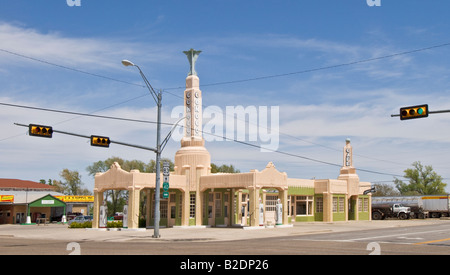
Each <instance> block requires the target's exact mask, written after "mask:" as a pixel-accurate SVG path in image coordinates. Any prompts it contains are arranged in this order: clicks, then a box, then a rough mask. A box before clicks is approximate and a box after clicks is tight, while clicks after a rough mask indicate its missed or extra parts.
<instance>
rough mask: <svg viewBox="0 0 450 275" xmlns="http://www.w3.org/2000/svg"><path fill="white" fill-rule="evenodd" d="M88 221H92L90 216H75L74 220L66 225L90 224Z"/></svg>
mask: <svg viewBox="0 0 450 275" xmlns="http://www.w3.org/2000/svg"><path fill="white" fill-rule="evenodd" d="M90 221H92V216H77V217H75V219H73V220H70V221H68V222H67V224H68V225H71V224H72V223H74V222H77V223H84V222H90Z"/></svg>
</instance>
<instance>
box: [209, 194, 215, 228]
mask: <svg viewBox="0 0 450 275" xmlns="http://www.w3.org/2000/svg"><path fill="white" fill-rule="evenodd" d="M213 210H214V193H209V194H208V225H209V226H214V225H215V222H214V211H213Z"/></svg>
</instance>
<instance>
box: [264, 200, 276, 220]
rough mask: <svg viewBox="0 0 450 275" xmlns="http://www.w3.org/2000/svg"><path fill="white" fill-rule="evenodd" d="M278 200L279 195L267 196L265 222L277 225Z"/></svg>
mask: <svg viewBox="0 0 450 275" xmlns="http://www.w3.org/2000/svg"><path fill="white" fill-rule="evenodd" d="M277 200H278V196H277V195H266V205H265V207H266V211H265V222H266V223H268V224H275V215H276V206H277Z"/></svg>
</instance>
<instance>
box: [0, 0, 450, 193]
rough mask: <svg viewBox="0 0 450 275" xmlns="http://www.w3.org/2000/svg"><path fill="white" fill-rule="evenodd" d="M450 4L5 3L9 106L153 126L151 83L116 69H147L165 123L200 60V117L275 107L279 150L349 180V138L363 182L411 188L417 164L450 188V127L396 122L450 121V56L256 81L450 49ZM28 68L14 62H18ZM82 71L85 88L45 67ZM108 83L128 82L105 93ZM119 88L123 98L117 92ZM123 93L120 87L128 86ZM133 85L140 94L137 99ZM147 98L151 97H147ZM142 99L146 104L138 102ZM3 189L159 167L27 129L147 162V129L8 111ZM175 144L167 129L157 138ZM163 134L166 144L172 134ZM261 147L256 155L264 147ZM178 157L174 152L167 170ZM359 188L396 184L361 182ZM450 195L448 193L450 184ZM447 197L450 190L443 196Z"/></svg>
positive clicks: (233, 151) (261, 163)
mask: <svg viewBox="0 0 450 275" xmlns="http://www.w3.org/2000/svg"><path fill="white" fill-rule="evenodd" d="M449 8H450V3H449V2H448V1H445V0H434V1H425V0H409V1H406V0H396V1H393V0H381V6H379V7H369V6H368V5H367V3H366V0H296V1H286V0H285V1H268V0H263V1H206V0H205V1H134V2H131V1H118V0H110V1H106V0H95V1H94V0H81V6H79V7H69V6H68V5H67V3H66V0H52V1H44V0H40V1H25V0H14V1H12V0H0V83H1V84H2V85H1V86H0V102H2V103H12V104H22V105H28V106H35V107H44V108H53V109H60V110H68V111H75V112H85V113H92V112H95V114H99V115H109V116H119V117H127V118H135V119H144V120H156V108H155V103H154V101H153V99H152V98H151V97H150V96H144V95H145V94H146V93H147V92H148V91H147V90H146V89H145V88H143V87H141V86H140V85H143V82H142V80H141V78H140V76H139V74H138V72H137V71H136V70H135V69H133V68H126V67H124V66H122V65H121V63H120V61H121V60H122V59H129V60H132V61H133V62H135V63H136V64H139V66H140V67H141V68H142V70H143V71H144V73H145V74H146V76H147V78H148V79H149V80H150V82H151V83H152V85H153V86H154V87H155V88H160V89H164V90H165V91H167V92H165V93H164V99H163V105H164V109H163V120H164V121H166V122H175V121H176V119H175V118H172V117H171V116H170V114H171V111H172V109H173V108H174V107H175V106H178V105H181V104H182V100H181V99H180V96H182V94H183V90H184V89H183V88H179V87H183V86H184V85H185V77H186V75H187V73H188V71H189V64H188V62H187V59H186V56H185V55H184V54H183V53H182V51H185V50H188V49H190V48H194V49H197V50H202V51H203V52H202V53H201V55H200V57H199V59H198V63H197V66H196V70H197V72H198V74H199V77H200V86H201V87H200V88H201V90H202V92H203V105H204V106H212V105H214V106H219V107H220V108H222V109H225V107H226V106H237V105H243V106H279V108H280V132H281V133H280V135H279V137H280V146H279V150H280V151H283V152H289V153H293V154H296V155H300V156H304V157H308V158H313V159H317V160H321V161H325V162H330V163H336V164H341V163H342V152H341V151H342V147H343V146H344V145H345V139H346V138H347V137H348V138H351V140H352V144H353V147H354V152H355V154H356V155H355V157H354V164H355V166H356V167H357V168H361V169H365V170H370V171H376V172H382V173H386V174H395V175H403V170H405V169H406V168H409V167H410V165H411V163H412V162H414V161H418V160H420V161H422V162H423V163H424V164H426V165H433V167H434V168H435V170H436V171H437V172H438V173H439V174H440V175H442V176H443V177H444V178H448V179H450V169H449V168H450V167H449V165H448V161H447V157H446V155H448V153H450V152H449V151H450V139H449V138H450V128H449V127H448V123H449V122H450V116H448V115H445V114H442V115H430V117H429V118H427V119H420V120H414V121H400V120H399V119H398V118H391V117H390V114H394V113H398V110H399V108H400V107H401V106H408V105H416V104H422V103H428V104H429V106H430V109H431V110H439V109H450V94H449V92H450V91H449V85H448V83H449V75H450V74H449V73H450V70H449V68H448V63H449V62H448V61H449V57H450V46H444V47H437V48H433V49H429V50H424V51H420V52H416V53H411V54H404V55H398V56H395V57H391V58H385V59H381V60H376V61H371V62H363V63H359V64H354V65H350V66H342V67H337V68H332V69H324V70H315V71H312V72H307V73H297V74H292V75H287V76H282V77H271V78H267V79H259V80H254V81H245V82H234V83H228V84H221V85H208V84H215V83H223V82H228V81H231V82H233V81H236V80H246V79H253V78H259V77H264V76H273V75H279V74H289V73H292V72H302V71H306V70H311V69H317V68H323V67H328V66H334V65H339V64H346V63H351V62H355V61H360V60H367V59H371V58H377V57H381V56H388V55H392V54H396V53H402V52H406V51H411V50H415V49H423V48H427V47H431V46H435V45H442V44H445V43H450V36H449V35H448V30H449V29H450V26H449V25H450V19H449V18H448V10H449ZM12 53H15V54H19V55H22V56H18V55H15V54H12ZM23 56H26V57H30V58H34V59H38V60H41V61H46V62H49V63H52V64H57V65H59V66H64V67H67V68H72V69H76V70H81V71H84V72H88V73H91V74H85V73H79V72H76V71H73V70H68V69H64V68H62V67H57V66H54V65H49V64H47V63H43V62H38V61H36V60H31V59H29V58H25V57H23ZM92 74H95V75H100V76H105V77H108V78H111V79H116V80H119V81H113V80H110V79H106V78H102V77H97V76H94V75H92ZM121 81H123V82H121ZM124 82H126V83H124ZM133 84H134V85H133ZM141 96H142V97H141ZM136 98H137V99H136ZM0 113H1V116H2V119H1V120H0V123H1V126H2V129H4V131H2V133H1V134H0V150H1V152H2V153H1V154H2V156H1V157H0V177H3V178H19V179H27V180H35V181H37V180H39V179H41V178H45V179H48V178H52V179H59V175H58V174H59V172H60V171H61V170H63V169H64V168H68V169H71V170H78V171H79V172H81V173H82V175H83V177H82V180H83V182H84V183H85V185H86V187H88V188H91V189H92V188H93V179H92V178H91V177H89V176H88V175H87V174H86V171H85V169H86V167H87V166H88V165H90V164H92V163H93V162H95V161H98V160H104V159H106V158H108V157H111V156H120V157H123V158H125V159H139V160H142V161H145V162H147V161H148V160H149V159H151V158H154V154H153V153H152V152H145V151H140V150H137V149H130V148H126V147H125V148H124V147H120V146H111V147H110V148H109V149H104V148H94V147H90V146H89V143H88V141H87V140H83V139H79V138H75V137H68V136H61V135H56V134H55V135H54V138H53V139H51V140H47V139H39V138H32V137H29V136H27V135H26V134H25V132H26V130H27V129H26V128H21V127H18V126H14V125H13V123H14V122H19V123H24V124H28V123H41V124H45V125H52V126H53V127H54V128H55V129H57V130H63V131H69V132H77V133H82V134H86V135H90V134H99V135H100V134H101V135H106V136H110V137H111V138H112V139H113V140H114V139H116V140H120V141H125V142H130V143H136V144H141V145H146V146H151V147H153V146H154V144H155V138H154V137H155V129H154V128H155V127H153V125H147V124H138V123H130V122H117V121H111V120H104V119H93V118H86V117H76V116H72V115H63V114H55V113H48V112H42V111H33V110H27V109H20V108H12V107H6V106H0ZM168 130H169V128H167V127H164V128H163V135H164V134H165V133H166V132H167V131H168ZM164 131H165V132H164ZM256 144H257V143H256ZM206 146H207V148H208V150H209V151H210V153H211V156H212V162H214V163H217V164H230V163H232V164H234V165H235V166H236V167H237V168H239V169H240V170H241V171H248V170H250V169H259V170H262V169H263V168H264V167H265V165H266V164H267V162H269V161H273V162H274V163H275V165H276V167H277V169H279V170H280V171H285V172H287V173H288V176H289V177H294V178H313V177H315V178H336V177H337V176H338V173H339V167H336V166H331V165H325V164H321V163H317V162H311V161H307V160H305V159H302V158H296V157H290V156H286V155H281V154H277V153H261V152H259V150H257V149H255V148H252V147H248V146H243V145H241V144H237V143H233V142H230V141H228V142H226V141H222V142H218V141H214V142H210V143H207V145H206ZM178 148H179V143H178V142H176V141H171V142H170V143H169V144H168V146H167V147H166V149H165V151H164V154H163V155H164V157H168V158H172V159H173V157H174V154H175V152H176V151H177V150H178ZM359 176H360V178H361V180H363V181H390V180H392V179H393V177H392V176H390V175H382V174H375V173H368V172H363V171H360V172H359ZM447 182H449V181H448V180H447ZM447 190H449V188H447Z"/></svg>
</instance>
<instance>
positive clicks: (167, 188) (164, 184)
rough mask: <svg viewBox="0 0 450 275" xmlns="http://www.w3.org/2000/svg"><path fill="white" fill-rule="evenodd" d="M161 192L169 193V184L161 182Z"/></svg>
mask: <svg viewBox="0 0 450 275" xmlns="http://www.w3.org/2000/svg"><path fill="white" fill-rule="evenodd" d="M163 190H164V191H169V183H168V182H163Z"/></svg>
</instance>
